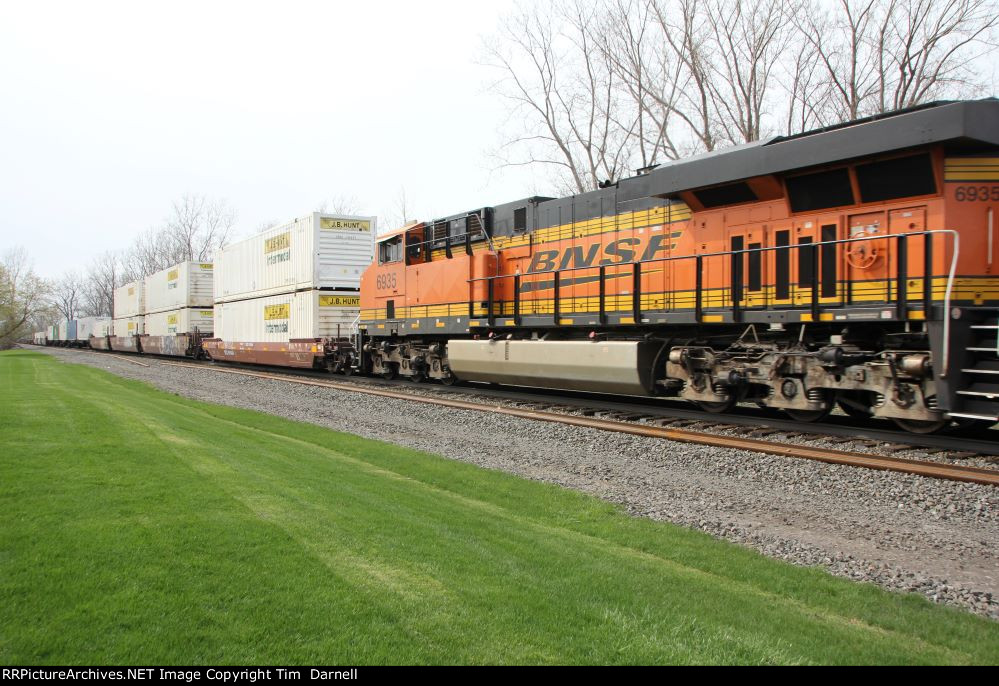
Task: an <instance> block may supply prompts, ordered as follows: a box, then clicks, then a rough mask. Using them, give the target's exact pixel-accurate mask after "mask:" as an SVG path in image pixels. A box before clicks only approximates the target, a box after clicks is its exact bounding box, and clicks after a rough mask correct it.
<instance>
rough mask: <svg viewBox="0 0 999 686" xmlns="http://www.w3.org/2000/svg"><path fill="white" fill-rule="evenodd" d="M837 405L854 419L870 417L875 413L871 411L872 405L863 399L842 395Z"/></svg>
mask: <svg viewBox="0 0 999 686" xmlns="http://www.w3.org/2000/svg"><path fill="white" fill-rule="evenodd" d="M836 405H838V406H839V409H841V410H843V412H845V413H846V414H847V416H849V417H853V418H854V419H869V418H870V417H871V415H873V414H874V413H873V412H872V411H871V406H870V405H868V404H867V403H865V402H863V401H862V400H858V399H856V398H848V397H840V399H839V400H837V401H836Z"/></svg>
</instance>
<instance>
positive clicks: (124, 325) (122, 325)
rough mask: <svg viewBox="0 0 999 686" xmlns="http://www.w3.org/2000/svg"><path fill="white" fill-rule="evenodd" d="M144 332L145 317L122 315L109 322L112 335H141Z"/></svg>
mask: <svg viewBox="0 0 999 686" xmlns="http://www.w3.org/2000/svg"><path fill="white" fill-rule="evenodd" d="M144 333H146V318H145V317H142V316H139V317H122V318H121V319H115V320H114V321H113V322H112V323H111V335H113V336H141V335H143V334H144Z"/></svg>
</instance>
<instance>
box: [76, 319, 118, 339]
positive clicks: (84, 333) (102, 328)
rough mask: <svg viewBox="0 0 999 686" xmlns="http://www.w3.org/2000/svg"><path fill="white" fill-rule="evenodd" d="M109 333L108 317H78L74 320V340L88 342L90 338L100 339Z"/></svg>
mask: <svg viewBox="0 0 999 686" xmlns="http://www.w3.org/2000/svg"><path fill="white" fill-rule="evenodd" d="M110 331H111V319H110V318H108V317H80V318H79V319H77V320H76V340H78V341H88V340H90V337H91V336H94V337H96V338H101V337H103V336H107V335H108V334H109V333H110Z"/></svg>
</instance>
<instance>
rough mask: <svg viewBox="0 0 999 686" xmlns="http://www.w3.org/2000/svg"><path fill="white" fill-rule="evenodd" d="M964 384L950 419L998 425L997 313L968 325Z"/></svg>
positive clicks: (998, 366) (963, 371)
mask: <svg viewBox="0 0 999 686" xmlns="http://www.w3.org/2000/svg"><path fill="white" fill-rule="evenodd" d="M967 334H968V335H967V338H966V339H965V340H966V341H967V345H966V346H965V353H966V354H965V358H964V364H962V365H961V374H962V380H963V383H962V384H961V387H960V388H959V390H958V391H957V392H956V396H957V401H958V405H957V407H956V408H954V410H952V411H951V412H950V415H951V416H952V417H957V418H961V419H980V420H991V421H993V422H995V421H999V311H997V312H992V311H983V313H982V316H980V317H978V318H977V319H976V321H974V322H973V323H971V324H969V325H968V332H967Z"/></svg>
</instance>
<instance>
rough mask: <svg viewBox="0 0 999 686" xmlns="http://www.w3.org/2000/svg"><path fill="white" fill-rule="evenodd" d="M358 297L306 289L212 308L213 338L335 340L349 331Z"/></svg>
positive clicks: (257, 340)
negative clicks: (213, 312) (213, 318)
mask: <svg viewBox="0 0 999 686" xmlns="http://www.w3.org/2000/svg"><path fill="white" fill-rule="evenodd" d="M359 306H360V297H359V296H357V295H355V294H338V293H336V292H328V291H316V290H308V291H301V292H298V293H286V294H284V295H271V296H267V297H265V298H252V299H250V300H237V301H235V302H227V303H219V304H218V305H216V306H215V336H216V337H218V338H221V339H222V340H223V341H243V342H254V343H256V342H268V343H273V342H282V341H289V340H295V339H304V338H339V337H341V336H346V335H348V334H349V333H350V332H351V328H352V327H353V325H354V320H355V319H357V311H358V307H359Z"/></svg>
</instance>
